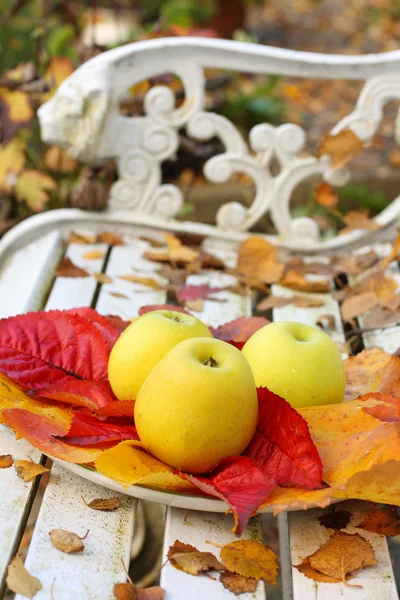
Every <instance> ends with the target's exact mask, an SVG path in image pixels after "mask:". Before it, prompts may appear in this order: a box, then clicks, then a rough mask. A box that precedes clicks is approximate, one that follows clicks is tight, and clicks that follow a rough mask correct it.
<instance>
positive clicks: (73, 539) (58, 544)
mask: <svg viewBox="0 0 400 600" xmlns="http://www.w3.org/2000/svg"><path fill="white" fill-rule="evenodd" d="M49 536H50V540H51V543H52V544H53V546H54V547H55V548H57V550H61V552H65V553H66V554H71V553H74V552H82V550H83V549H84V547H85V546H84V545H83V543H82V540H81V538H80V537H78V536H77V535H76V533H72V531H65V529H52V530H51V531H50V533H49Z"/></svg>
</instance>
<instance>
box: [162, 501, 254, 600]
mask: <svg viewBox="0 0 400 600" xmlns="http://www.w3.org/2000/svg"><path fill="white" fill-rule="evenodd" d="M232 523H233V519H232V516H231V515H223V514H221V513H201V512H194V511H193V512H192V511H190V512H188V511H185V510H182V509H179V508H175V509H172V510H170V509H168V513H167V522H166V528H165V537H164V550H163V554H164V558H163V562H165V561H166V560H167V554H168V548H169V547H170V546H171V545H172V544H173V543H174V542H175V540H179V541H180V542H183V543H184V544H191V545H192V546H195V548H197V549H198V550H200V551H204V552H212V553H213V554H214V555H215V556H216V557H217V558H219V549H218V548H215V547H214V546H211V545H210V544H207V543H206V542H207V540H209V541H211V542H214V543H217V544H228V543H229V542H233V541H234V540H235V539H238V538H237V537H236V536H235V534H233V533H231V531H230V530H231V528H232ZM242 539H251V540H253V541H256V542H261V541H262V528H261V518H260V516H257V517H255V518H254V519H252V520H251V521H250V523H249V525H248V526H247V527H246V530H245V532H244V533H243V536H242ZM211 574H212V575H213V576H214V575H215V576H216V578H217V581H214V580H212V579H209V578H208V577H193V575H187V574H186V573H184V572H183V571H178V569H175V568H174V567H172V566H171V565H170V563H169V562H167V563H166V565H165V566H164V567H163V568H162V570H161V586H162V587H163V588H165V589H166V590H167V594H166V599H168V600H188V599H189V598H190V600H204V599H205V598H210V600H211V599H212V600H232V597H233V595H232V592H229V591H228V590H226V589H225V588H224V587H223V586H222V584H221V583H220V582H219V581H218V575H217V574H216V573H211ZM240 598H242V599H243V600H265V589H264V584H263V583H262V582H260V583H259V585H258V588H257V591H256V592H254V594H242V595H241V596H240Z"/></svg>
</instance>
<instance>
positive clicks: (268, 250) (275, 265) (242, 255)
mask: <svg viewBox="0 0 400 600" xmlns="http://www.w3.org/2000/svg"><path fill="white" fill-rule="evenodd" d="M284 269H285V265H284V264H283V263H282V262H281V261H280V259H279V251H278V248H277V247H276V246H273V245H272V244H270V243H269V242H267V240H264V239H263V238H261V237H257V236H250V237H248V238H247V239H246V240H245V241H244V242H242V244H241V245H240V247H239V252H238V258H237V264H236V271H237V272H238V273H240V274H241V275H245V276H246V277H247V278H250V279H258V280H259V281H261V282H262V283H265V284H271V283H277V282H278V281H279V280H280V279H281V277H282V275H283V272H284Z"/></svg>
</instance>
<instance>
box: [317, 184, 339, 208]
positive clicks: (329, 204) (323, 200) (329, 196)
mask: <svg viewBox="0 0 400 600" xmlns="http://www.w3.org/2000/svg"><path fill="white" fill-rule="evenodd" d="M315 197H316V199H317V202H318V204H319V205H320V206H324V207H326V208H334V207H335V206H336V205H337V203H338V202H339V198H338V197H337V194H336V193H335V192H334V191H333V189H332V187H331V186H330V185H329V184H328V183H325V182H323V183H320V184H319V185H317V187H316V188H315Z"/></svg>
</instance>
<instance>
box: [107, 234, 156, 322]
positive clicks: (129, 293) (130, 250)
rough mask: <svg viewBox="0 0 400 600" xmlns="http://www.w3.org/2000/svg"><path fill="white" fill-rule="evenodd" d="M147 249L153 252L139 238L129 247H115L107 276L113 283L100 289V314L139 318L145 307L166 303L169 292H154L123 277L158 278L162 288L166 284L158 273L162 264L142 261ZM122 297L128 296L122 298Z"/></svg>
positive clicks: (153, 289) (150, 288) (127, 245)
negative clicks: (139, 312)
mask: <svg viewBox="0 0 400 600" xmlns="http://www.w3.org/2000/svg"><path fill="white" fill-rule="evenodd" d="M145 250H150V245H149V244H148V242H145V241H142V240H139V239H136V240H131V241H129V240H127V242H126V245H124V246H114V247H113V248H112V249H111V254H110V259H109V261H108V264H107V270H106V273H107V275H109V276H110V277H111V278H112V280H113V281H112V283H105V284H103V285H102V286H101V289H100V294H99V298H98V301H97V305H96V310H98V311H99V312H100V313H101V314H104V315H107V314H111V315H119V316H120V317H122V318H123V319H127V320H129V319H132V318H133V317H135V316H136V315H137V313H138V310H139V308H141V307H142V306H146V305H148V304H163V303H165V302H166V298H167V293H166V291H165V290H164V289H155V288H152V287H149V286H147V285H143V284H141V283H136V282H131V281H125V280H124V279H121V278H120V276H121V275H137V276H139V277H149V278H151V279H155V280H156V281H159V282H160V285H165V284H166V283H167V281H166V280H165V279H164V278H162V277H160V276H159V275H158V274H157V269H159V268H160V264H159V263H156V262H152V261H150V260H146V259H145V258H143V252H144V251H145ZM113 294H117V296H115V295H113ZM119 294H123V296H125V297H120V296H119Z"/></svg>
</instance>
